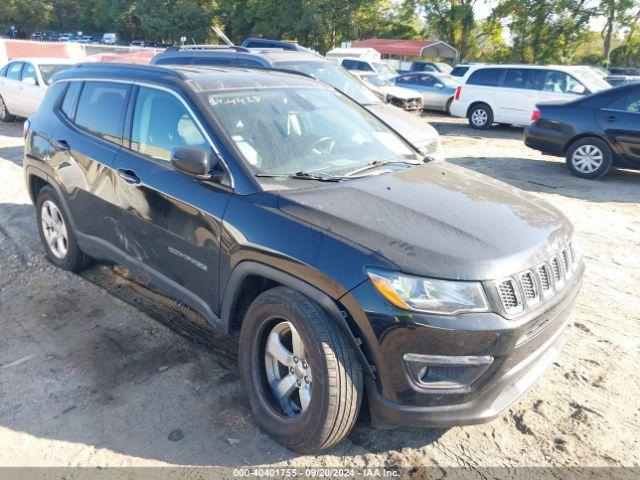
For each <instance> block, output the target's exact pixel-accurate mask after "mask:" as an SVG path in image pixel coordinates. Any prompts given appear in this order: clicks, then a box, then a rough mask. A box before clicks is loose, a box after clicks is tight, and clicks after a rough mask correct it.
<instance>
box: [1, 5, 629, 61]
mask: <svg viewBox="0 0 640 480" xmlns="http://www.w3.org/2000/svg"><path fill="white" fill-rule="evenodd" d="M482 1H485V0H2V1H1V2H0V28H2V29H3V30H4V29H6V28H8V27H9V26H10V25H16V26H17V27H18V28H19V29H20V30H22V31H23V32H26V33H31V32H35V31H46V30H53V31H68V32H76V31H83V32H85V33H96V34H99V33H103V32H117V33H119V34H120V36H121V37H122V38H125V39H139V40H147V41H157V42H162V43H176V42H178V41H179V39H180V37H182V36H187V37H188V38H189V40H190V41H194V42H196V43H203V42H208V41H217V40H218V39H217V38H215V35H214V34H213V32H212V31H211V28H210V27H211V25H218V26H220V27H222V28H223V29H224V30H225V33H226V34H227V35H228V36H229V37H230V38H231V39H232V40H234V41H241V40H242V39H243V38H245V37H247V36H264V37H271V38H283V39H291V40H297V41H298V42H299V43H300V44H302V45H305V46H308V47H310V48H313V49H316V50H318V51H320V52H326V51H327V50H329V49H331V48H332V47H334V46H338V45H339V44H340V42H342V41H350V40H357V39H361V38H370V37H378V38H403V39H417V38H438V39H440V40H443V41H445V42H447V43H449V44H450V45H452V46H453V47H455V48H456V49H457V50H458V52H459V60H466V61H487V62H525V63H589V64H600V65H603V64H608V63H609V62H610V64H611V65H614V64H617V65H634V64H635V65H636V66H640V2H638V1H637V0H600V1H599V2H597V3H595V4H594V3H593V2H592V1H589V0H494V1H493V2H492V3H491V9H490V13H489V14H488V16H486V17H485V18H478V17H477V15H476V9H475V8H474V7H475V6H476V3H478V2H482ZM594 25H597V26H598V27H599V29H598V30H599V31H594Z"/></svg>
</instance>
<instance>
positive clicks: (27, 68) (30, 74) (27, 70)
mask: <svg viewBox="0 0 640 480" xmlns="http://www.w3.org/2000/svg"><path fill="white" fill-rule="evenodd" d="M27 78H31V79H32V80H33V82H34V83H36V84H37V83H38V77H37V76H36V69H35V68H33V65H31V64H30V63H25V64H24V67H23V68H22V81H23V82H24V81H25V80H26V79H27Z"/></svg>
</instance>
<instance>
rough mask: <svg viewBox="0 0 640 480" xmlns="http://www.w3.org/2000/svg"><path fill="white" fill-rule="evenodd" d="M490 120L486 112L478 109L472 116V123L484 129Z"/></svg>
mask: <svg viewBox="0 0 640 480" xmlns="http://www.w3.org/2000/svg"><path fill="white" fill-rule="evenodd" d="M488 120H489V115H488V114H487V112H486V111H485V110H482V109H481V108H478V109H476V110H474V111H473V113H472V114H471V121H472V122H473V124H474V125H475V126H476V127H482V126H483V125H485V124H486V123H487V121H488Z"/></svg>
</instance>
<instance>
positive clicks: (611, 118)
mask: <svg viewBox="0 0 640 480" xmlns="http://www.w3.org/2000/svg"><path fill="white" fill-rule="evenodd" d="M605 120H606V121H607V122H610V123H613V122H617V121H618V117H616V116H615V115H607V116H606V117H605Z"/></svg>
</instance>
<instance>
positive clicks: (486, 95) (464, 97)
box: [460, 67, 507, 122]
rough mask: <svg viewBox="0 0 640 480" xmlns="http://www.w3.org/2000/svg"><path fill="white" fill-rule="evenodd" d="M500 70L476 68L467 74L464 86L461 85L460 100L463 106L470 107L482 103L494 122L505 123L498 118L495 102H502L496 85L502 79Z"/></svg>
mask: <svg viewBox="0 0 640 480" xmlns="http://www.w3.org/2000/svg"><path fill="white" fill-rule="evenodd" d="M503 71H504V69H502V68H484V67H483V68H478V69H477V70H474V71H473V72H471V74H469V78H467V80H466V82H465V84H464V85H462V90H461V97H460V100H461V101H464V105H471V104H472V103H474V102H484V103H486V104H487V105H489V106H490V107H491V109H492V110H493V116H494V121H495V122H506V121H507V120H504V119H502V118H501V116H500V110H499V108H498V107H497V102H499V101H504V99H503V98H502V96H503V95H502V94H501V92H500V89H499V88H498V83H499V81H500V78H501V77H502V74H503Z"/></svg>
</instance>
